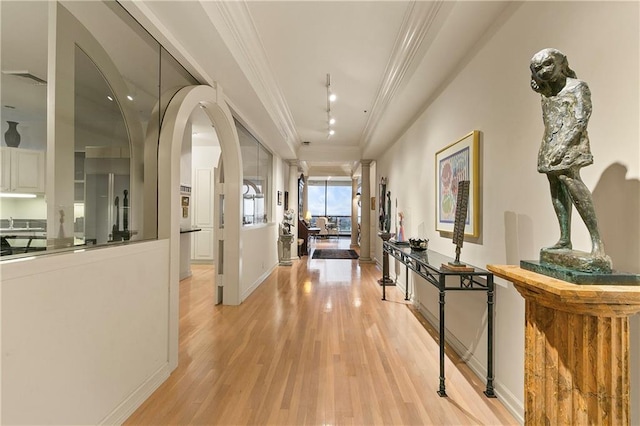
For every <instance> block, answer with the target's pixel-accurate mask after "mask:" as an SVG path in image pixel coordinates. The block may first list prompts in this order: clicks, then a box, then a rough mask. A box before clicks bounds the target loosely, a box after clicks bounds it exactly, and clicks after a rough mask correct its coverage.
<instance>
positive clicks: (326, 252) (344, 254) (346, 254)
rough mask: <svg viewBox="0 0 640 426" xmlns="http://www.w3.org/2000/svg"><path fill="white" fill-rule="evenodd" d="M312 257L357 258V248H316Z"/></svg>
mask: <svg viewBox="0 0 640 426" xmlns="http://www.w3.org/2000/svg"><path fill="white" fill-rule="evenodd" d="M311 258H312V259H357V258H358V253H357V252H356V251H355V250H336V249H315V250H314V251H313V256H312V257H311Z"/></svg>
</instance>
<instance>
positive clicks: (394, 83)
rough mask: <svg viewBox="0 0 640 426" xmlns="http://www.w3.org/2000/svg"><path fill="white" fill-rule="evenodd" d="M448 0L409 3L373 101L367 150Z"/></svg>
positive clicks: (365, 139) (366, 134) (363, 142)
mask: <svg viewBox="0 0 640 426" xmlns="http://www.w3.org/2000/svg"><path fill="white" fill-rule="evenodd" d="M444 1H445V0H438V1H434V2H423V1H414V2H412V3H411V5H410V6H408V7H407V10H406V12H405V15H404V19H403V22H402V25H401V26H400V30H399V31H398V36H397V37H396V41H395V44H394V46H393V49H392V51H391V52H392V53H391V57H390V58H389V62H388V63H387V67H386V69H385V72H384V76H383V78H382V82H381V84H380V88H379V89H378V93H377V94H376V97H375V100H374V102H373V106H372V108H371V113H370V114H369V118H368V120H367V123H366V125H365V127H364V130H363V131H362V136H361V138H360V146H361V147H362V148H363V151H364V148H365V147H366V146H367V145H369V143H370V142H371V139H372V137H373V134H374V132H375V130H376V127H377V125H378V123H379V122H380V120H381V119H382V116H383V115H384V113H385V112H386V110H387V107H388V106H389V104H390V103H391V100H392V99H393V98H394V96H395V95H396V93H397V91H398V89H399V87H400V86H401V83H402V82H403V81H404V80H405V78H408V77H410V75H407V73H408V71H409V70H410V69H411V66H412V64H413V62H414V60H416V58H417V55H418V52H419V51H420V46H421V45H422V43H423V41H424V39H425V37H426V35H427V33H428V32H429V29H430V28H431V26H432V25H433V23H434V21H435V18H436V16H437V15H438V12H439V11H440V8H441V6H442V4H443V3H444Z"/></svg>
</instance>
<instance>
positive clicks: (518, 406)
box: [418, 303, 524, 424]
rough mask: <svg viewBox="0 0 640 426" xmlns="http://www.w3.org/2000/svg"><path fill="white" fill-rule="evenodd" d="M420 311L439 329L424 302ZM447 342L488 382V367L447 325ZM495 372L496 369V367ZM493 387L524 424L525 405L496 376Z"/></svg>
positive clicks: (419, 307) (474, 371) (503, 402)
mask: <svg viewBox="0 0 640 426" xmlns="http://www.w3.org/2000/svg"><path fill="white" fill-rule="evenodd" d="M418 311H419V312H420V314H421V315H422V316H423V317H424V319H426V320H427V322H428V323H429V324H431V326H432V327H433V328H434V329H436V330H438V328H439V319H438V318H437V317H436V316H435V315H433V314H432V313H431V312H429V310H428V309H427V308H426V306H424V305H423V304H422V303H419V304H418ZM444 340H445V342H446V343H447V344H448V345H449V346H450V347H451V348H452V349H453V351H454V352H455V353H456V354H458V356H459V357H460V358H461V359H462V360H463V361H464V362H465V363H466V364H467V365H468V366H469V369H470V370H471V371H473V373H474V374H475V375H476V376H478V378H479V379H480V380H482V383H484V384H485V385H486V384H487V369H486V367H485V366H484V365H483V364H482V363H481V362H480V361H479V360H478V359H477V358H476V357H475V356H473V352H472V351H470V350H469V348H467V347H466V346H465V345H464V344H463V343H462V342H461V341H460V340H458V338H457V337H456V336H455V335H454V334H453V333H452V332H451V331H449V329H447V327H446V325H445V338H444ZM494 372H495V369H494ZM493 389H494V391H495V394H496V395H497V396H498V399H499V400H500V402H501V403H502V404H503V405H504V406H505V408H506V409H507V410H508V411H509V412H510V413H511V414H512V415H513V416H514V417H515V418H516V420H518V422H520V424H524V416H523V413H524V405H523V402H522V401H520V400H519V399H518V398H516V396H515V395H514V394H513V393H511V392H510V391H509V390H508V389H507V388H506V387H505V386H503V385H502V383H500V382H499V381H498V380H496V379H495V378H494V381H493Z"/></svg>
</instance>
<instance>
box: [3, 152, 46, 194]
mask: <svg viewBox="0 0 640 426" xmlns="http://www.w3.org/2000/svg"><path fill="white" fill-rule="evenodd" d="M44 155H45V154H44V151H35V150H31V149H20V148H7V147H2V148H0V156H1V157H2V160H1V161H2V173H1V174H2V188H1V190H2V192H27V193H32V194H42V193H44V189H45V188H44V175H45V169H44V167H45V166H44Z"/></svg>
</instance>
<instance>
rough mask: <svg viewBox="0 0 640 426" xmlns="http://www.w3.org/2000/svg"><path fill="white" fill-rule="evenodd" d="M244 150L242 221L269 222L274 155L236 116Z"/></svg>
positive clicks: (251, 223)
mask: <svg viewBox="0 0 640 426" xmlns="http://www.w3.org/2000/svg"><path fill="white" fill-rule="evenodd" d="M236 128H237V130H238V138H239V140H240V152H241V154H242V169H243V185H242V197H243V202H242V224H243V225H255V224H260V223H267V222H268V221H269V219H270V217H269V216H270V209H269V206H270V205H271V203H270V199H271V174H272V172H271V171H272V168H273V155H272V154H271V153H270V152H269V151H267V150H266V149H265V147H263V146H262V144H260V142H258V140H257V139H256V138H255V137H253V135H252V134H251V133H249V131H248V130H247V129H246V128H245V127H244V126H242V124H240V123H239V122H238V121H237V120H236Z"/></svg>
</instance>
